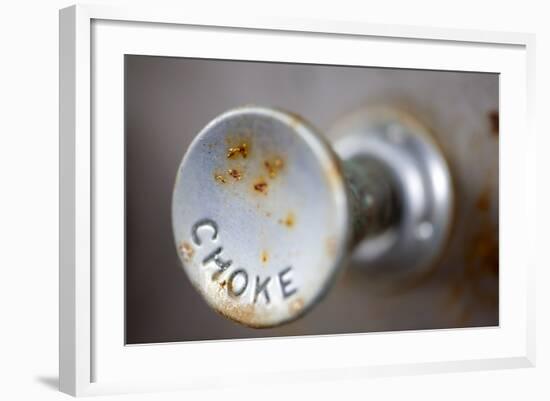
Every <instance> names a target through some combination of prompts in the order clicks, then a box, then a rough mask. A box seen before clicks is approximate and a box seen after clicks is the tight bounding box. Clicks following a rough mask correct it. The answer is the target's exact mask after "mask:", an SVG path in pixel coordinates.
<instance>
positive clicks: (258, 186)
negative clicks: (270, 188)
mask: <svg viewBox="0 0 550 401" xmlns="http://www.w3.org/2000/svg"><path fill="white" fill-rule="evenodd" d="M254 190H255V191H257V192H260V193H263V194H264V195H265V194H266V193H267V182H265V180H264V179H260V180H259V181H257V182H256V183H255V184H254Z"/></svg>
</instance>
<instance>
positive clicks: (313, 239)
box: [60, 6, 535, 395]
mask: <svg viewBox="0 0 550 401" xmlns="http://www.w3.org/2000/svg"><path fill="white" fill-rule="evenodd" d="M533 43H534V38H533V36H531V35H527V34H508V33H496V32H476V31H462V30H445V29H428V28H420V27H400V26H379V25H369V24H357V23H335V22H328V21H315V22H313V21H301V20H292V19H288V20H286V19H285V20H280V19H269V18H263V19H262V18H258V19H254V20H248V19H242V20H234V19H230V18H224V17H212V16H206V15H199V14H197V13H181V14H178V13H177V12H174V13H164V12H161V11H155V10H143V9H113V8H108V7H103V6H73V7H70V8H67V9H63V10H61V12H60V99H61V100H60V137H61V140H60V155H61V156H60V157H61V160H60V182H61V196H60V199H61V222H60V232H61V234H60V235H61V254H60V255H61V258H60V259H61V262H60V388H61V390H62V391H64V392H67V393H70V394H73V395H89V394H106V393H117V392H134V391H154V390H166V389H197V388H206V387H208V386H226V385H227V386H229V385H238V381H239V378H241V377H247V378H248V379H247V380H248V381H251V380H253V381H254V382H255V383H257V384H260V385H261V383H267V382H269V381H272V380H274V378H276V379H277V380H279V381H282V382H284V381H292V380H327V379H329V378H338V377H350V375H351V377H363V376H377V375H388V374H409V373H414V372H438V371H453V370H474V369H489V368H506V367H519V366H525V367H527V366H532V364H533V363H534V334H533V332H534V327H533V325H534V321H533V320H534V319H533V316H534V314H533V308H534V306H533V299H534V298H533V297H534V295H533V277H532V272H531V265H532V264H533V260H532V259H531V258H532V257H531V256H529V255H533V253H532V252H530V248H531V247H532V243H533V242H534V241H533V238H532V237H533V235H534V230H533V229H532V228H533V225H534V216H535V211H534V210H533V207H531V206H530V204H531V202H530V201H529V199H530V198H531V194H533V193H534V190H535V188H534V186H535V184H534V179H533V175H534V170H535V167H534V161H533V158H532V157H531V154H532V151H533V146H534V134H533V133H532V132H531V129H530V113H531V110H532V103H531V102H532V96H533V94H532V91H533V85H534V76H533V71H532V69H533V57H534V56H533Z"/></svg>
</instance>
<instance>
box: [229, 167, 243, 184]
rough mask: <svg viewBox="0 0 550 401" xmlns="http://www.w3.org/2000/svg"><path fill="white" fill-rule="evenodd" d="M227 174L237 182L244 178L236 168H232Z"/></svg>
mask: <svg viewBox="0 0 550 401" xmlns="http://www.w3.org/2000/svg"><path fill="white" fill-rule="evenodd" d="M227 174H229V175H230V176H231V177H233V178H234V179H235V180H236V181H239V180H240V179H241V178H243V175H242V173H241V172H240V171H239V170H237V169H234V168H230V169H229V170H227Z"/></svg>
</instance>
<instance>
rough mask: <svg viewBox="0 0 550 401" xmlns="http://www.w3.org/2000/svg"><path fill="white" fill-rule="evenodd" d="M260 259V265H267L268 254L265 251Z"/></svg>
mask: <svg viewBox="0 0 550 401" xmlns="http://www.w3.org/2000/svg"><path fill="white" fill-rule="evenodd" d="M260 259H261V261H262V263H267V260H268V259H269V254H268V253H267V251H266V250H263V251H262V254H261V255H260Z"/></svg>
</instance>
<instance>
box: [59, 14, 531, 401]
mask: <svg viewBox="0 0 550 401" xmlns="http://www.w3.org/2000/svg"><path fill="white" fill-rule="evenodd" d="M222 37H223V38H224V40H223V41H220V38H222ZM336 39H337V40H338V43H337V46H336V43H335V40H336ZM220 42H222V43H220ZM124 54H148V55H165V56H187V57H211V58H212V57H213V58H231V59H242V60H247V59H254V60H266V61H287V62H292V61H297V62H308V63H330V64H353V65H368V66H383V67H395V68H423V69H446V70H461V71H488V72H495V73H499V74H500V96H501V99H500V116H501V120H500V166H501V167H500V200H501V201H500V202H501V203H500V219H501V223H500V245H501V246H500V261H501V263H500V325H499V327H495V328H473V329H452V330H423V331H413V332H397V333H372V334H353V335H351V334H350V335H334V336H322V337H321V336H310V337H296V338H269V339H257V340H232V341H217V342H193V343H173V344H162V345H144V346H125V345H124V336H123V330H124V324H123V318H124V315H123V313H124V299H123V289H124V286H123V277H124V275H123V272H124V266H123V259H121V258H122V251H123V237H124V236H123V226H122V225H121V224H120V223H121V221H123V220H122V219H123V214H124V208H123V193H122V189H123V162H122V161H123V141H122V138H123V101H122V100H123V86H122V83H123V78H124V77H123V69H122V68H121V66H122V65H123V55H124ZM533 88H534V36H533V35H530V34H520V33H503V32H484V31H470V30H451V29H435V28H424V27H413V26H390V25H373V24H362V23H356V22H349V23H348V22H345V23H344V22H335V21H311V20H293V19H290V18H289V19H286V18H285V19H277V18H254V19H252V18H249V17H243V18H242V19H236V18H234V17H231V18H226V17H223V16H213V15H203V14H199V13H196V12H191V13H187V12H181V11H179V12H177V11H176V12H169V11H166V10H160V9H154V8H151V9H147V8H111V7H108V6H91V5H86V6H83V5H78V6H72V7H69V8H66V9H63V10H61V11H60V327H59V331H60V372H59V374H60V390H61V391H63V392H66V393H69V394H72V395H94V394H110V393H126V392H140V391H157V390H170V389H200V388H212V387H218V386H233V385H237V384H238V383H237V381H238V378H239V377H241V376H243V375H246V377H247V378H248V380H249V381H251V380H252V379H253V380H254V382H255V383H256V384H257V385H261V384H262V383H268V382H270V381H272V380H279V381H283V382H284V381H296V380H327V379H330V378H342V377H348V378H349V377H364V376H380V375H394V374H412V373H424V372H426V373H428V372H441V371H458V370H477V369H495V368H510V367H529V366H534V363H535V338H534V324H535V323H534V316H535V314H534V288H535V285H534V267H533V266H534V264H535V261H534V260H533V258H534V256H530V255H535V253H534V252H532V247H533V244H534V243H535V239H534V235H535V229H534V227H535V216H536V208H535V207H533V202H532V200H530V199H529V198H530V197H533V196H532V195H533V194H534V193H535V191H536V188H535V185H536V184H535V178H534V177H535V161H534V157H533V155H534V154H535V152H534V146H535V136H534V132H533V130H532V127H531V113H532V111H533V101H534V94H533ZM98 132H101V133H105V132H109V133H110V135H101V136H100V137H98V136H97V135H96V134H97V133H98ZM517 132H522V135H517ZM514 133H516V134H514ZM106 197H108V201H107V198H106ZM106 267H109V268H108V269H107V268H106ZM319 349H322V350H323V352H322V355H320V353H319V352H318V350H319ZM346 351H350V352H346ZM289 354H291V355H293V358H292V363H289V360H288V359H287V355H289ZM215 360H230V361H232V366H231V370H230V371H227V370H225V369H224V368H223V364H221V365H220V364H217V363H216V364H215V365H213V364H212V361H215ZM251 360H261V361H269V363H265V364H259V365H258V364H251V363H250V361H251ZM220 369H221V370H220Z"/></svg>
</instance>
